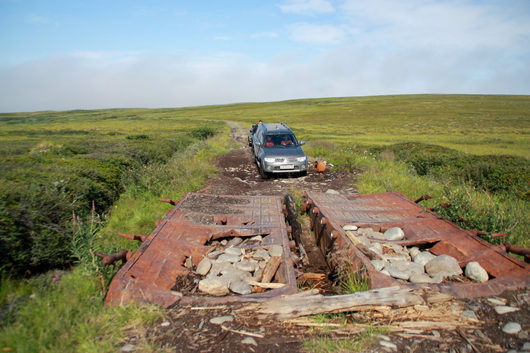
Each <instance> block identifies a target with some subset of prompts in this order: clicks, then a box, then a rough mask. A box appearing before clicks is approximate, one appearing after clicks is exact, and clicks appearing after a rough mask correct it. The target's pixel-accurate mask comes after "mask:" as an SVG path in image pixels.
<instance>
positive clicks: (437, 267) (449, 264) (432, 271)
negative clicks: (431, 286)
mask: <svg viewBox="0 0 530 353" xmlns="http://www.w3.org/2000/svg"><path fill="white" fill-rule="evenodd" d="M425 271H426V272H427V273H428V274H429V275H430V276H431V277H434V276H436V275H442V276H444V277H450V276H456V275H461V274H462V269H461V268H460V266H459V265H458V261H456V259H455V258H454V257H452V256H449V255H440V256H437V257H435V258H434V259H432V260H431V261H429V262H427V263H426V264H425Z"/></svg>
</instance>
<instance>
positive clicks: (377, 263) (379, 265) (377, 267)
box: [370, 260, 385, 271]
mask: <svg viewBox="0 0 530 353" xmlns="http://www.w3.org/2000/svg"><path fill="white" fill-rule="evenodd" d="M370 262H371V263H372V265H374V267H375V270H376V271H381V270H382V269H383V268H384V267H385V261H383V260H370Z"/></svg>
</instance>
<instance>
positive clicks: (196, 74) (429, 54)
mask: <svg viewBox="0 0 530 353" xmlns="http://www.w3.org/2000/svg"><path fill="white" fill-rule="evenodd" d="M408 93H486V94H490V93H491V94H525V95H528V94H530V1H529V0H521V1H512V0H500V1H481V0H473V1H466V0H454V1H445V0H437V1H434V0H395V1H383V0H360V1H357V0H341V1H332V0H277V1H266V0H239V1H228V0H225V1H222V0H210V1H201V0H196V1H190V0H188V1H170V0H168V1H140V0H115V1H113V0H90V1H81V0H79V1H76V0H64V1H55V0H40V1H39V0H0V112H13V111H36V110H48V109H52V110H65V109H93V108H112V107H182V106H194V105H206V104H224V103H236V102H249V101H254V102H263V101H274V100H284V99H293V98H317V97H337V96H366V95H386V94H408Z"/></svg>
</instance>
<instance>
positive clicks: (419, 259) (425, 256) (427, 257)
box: [411, 251, 436, 266]
mask: <svg viewBox="0 0 530 353" xmlns="http://www.w3.org/2000/svg"><path fill="white" fill-rule="evenodd" d="M411 255H412V254H411ZM435 257H436V256H435V255H433V254H431V253H430V252H428V251H421V252H420V253H418V254H416V256H414V257H413V258H412V261H414V262H415V263H417V264H420V265H422V266H425V264H426V263H427V262H429V261H431V260H432V259H434V258H435Z"/></svg>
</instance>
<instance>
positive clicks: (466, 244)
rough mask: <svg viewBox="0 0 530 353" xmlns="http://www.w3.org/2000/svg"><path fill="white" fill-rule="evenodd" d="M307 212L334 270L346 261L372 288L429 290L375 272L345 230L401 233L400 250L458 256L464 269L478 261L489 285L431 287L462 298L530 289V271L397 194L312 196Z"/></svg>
mask: <svg viewBox="0 0 530 353" xmlns="http://www.w3.org/2000/svg"><path fill="white" fill-rule="evenodd" d="M302 210H303V211H306V212H308V213H309V215H310V216H311V228H312V230H313V232H314V234H315V240H316V242H317V245H318V246H319V247H320V249H321V250H322V252H323V254H325V255H326V256H325V257H326V260H327V261H328V265H329V266H330V267H331V268H332V269H334V268H335V267H337V266H341V263H340V262H341V261H342V262H343V261H345V259H346V261H348V262H349V263H350V264H352V265H353V266H354V267H355V268H357V269H360V268H361V267H362V268H363V269H364V270H365V271H366V272H367V274H368V279H369V283H370V286H371V288H380V287H385V286H389V285H396V284H399V285H408V286H411V287H415V286H425V284H421V285H415V284H411V283H408V282H406V283H404V282H400V281H398V280H396V279H393V278H391V277H389V276H386V275H384V274H382V273H380V272H378V271H376V270H375V268H374V267H373V265H372V264H371V262H370V260H369V259H368V258H367V257H366V256H365V255H364V254H363V253H362V252H361V251H359V250H358V249H357V248H356V247H355V246H353V244H352V243H351V241H350V240H349V239H348V237H347V236H346V233H345V231H344V230H343V226H344V225H348V224H350V225H356V226H358V227H360V228H363V227H370V228H372V229H373V230H375V231H382V232H384V231H385V230H387V229H389V228H391V227H400V228H401V229H403V231H404V233H405V239H404V240H402V241H397V242H394V243H396V244H400V245H406V246H412V245H417V244H432V245H433V246H432V248H431V249H430V251H431V252H432V253H433V254H436V255H440V254H447V255H450V256H453V257H455V258H456V259H457V261H458V262H459V265H460V266H461V267H464V266H465V265H467V263H469V262H471V261H477V262H478V263H480V265H481V266H482V267H483V268H484V269H485V270H486V271H487V272H488V273H489V274H490V280H489V281H487V282H485V283H449V284H429V286H433V287H437V288H439V289H440V290H442V291H444V292H447V293H450V294H452V295H455V296H458V297H474V296H485V295H496V294H500V293H501V292H503V291H504V290H508V289H510V290H515V289H521V288H529V287H530V265H529V264H527V263H525V262H523V261H521V260H519V259H517V258H515V257H513V256H510V255H509V254H507V253H506V252H505V251H503V249H502V248H501V247H497V246H494V245H492V244H490V243H488V242H487V241H485V240H483V239H482V238H480V237H478V236H476V235H474V233H473V232H470V231H467V230H464V229H462V228H460V227H458V226H456V225H455V224H453V223H451V222H449V221H446V220H443V219H440V218H439V217H438V216H437V215H435V214H432V213H430V212H427V211H425V210H424V209H423V208H422V207H420V206H418V205H417V204H416V203H415V202H414V201H412V200H410V199H408V198H406V197H405V196H404V195H403V194H400V193H397V192H390V193H382V194H370V195H358V196H344V195H333V194H323V193H316V192H308V193H306V194H305V195H304V202H303V204H302Z"/></svg>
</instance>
